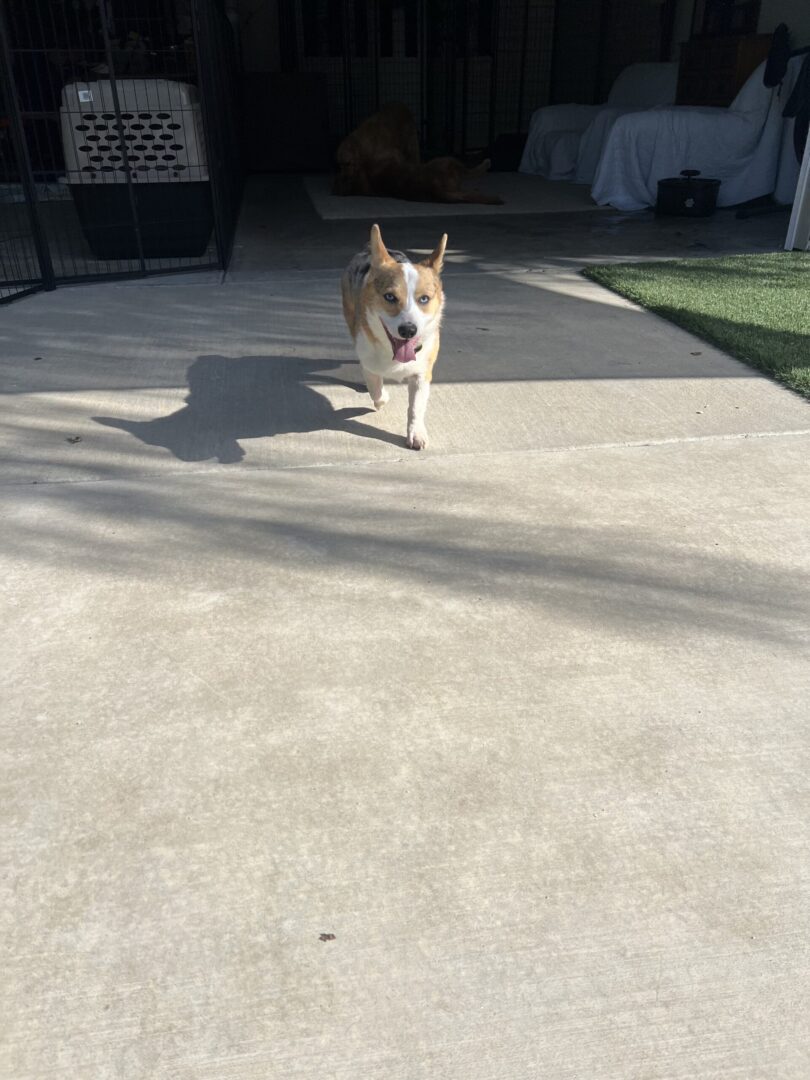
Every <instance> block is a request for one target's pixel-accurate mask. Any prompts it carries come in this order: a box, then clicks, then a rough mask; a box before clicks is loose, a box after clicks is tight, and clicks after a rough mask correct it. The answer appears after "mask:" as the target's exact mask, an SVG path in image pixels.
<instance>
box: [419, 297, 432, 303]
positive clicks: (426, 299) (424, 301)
mask: <svg viewBox="0 0 810 1080" xmlns="http://www.w3.org/2000/svg"><path fill="white" fill-rule="evenodd" d="M429 299H430V297H429V296H420V297H419V303H420V304H426V303H427V302H428V300H429Z"/></svg>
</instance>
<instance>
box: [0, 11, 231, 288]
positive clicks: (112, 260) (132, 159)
mask: <svg viewBox="0 0 810 1080" xmlns="http://www.w3.org/2000/svg"><path fill="white" fill-rule="evenodd" d="M0 11H1V12H2V16H3V18H2V23H1V24H0V34H2V50H3V53H4V54H5V57H6V64H5V69H6V73H5V78H4V87H5V93H4V101H3V106H4V107H3V118H2V119H0V123H4V124H5V127H0V131H7V132H8V147H7V152H6V154H5V155H4V157H3V159H2V160H3V168H4V175H3V187H2V188H1V189H0V251H2V254H3V258H2V261H1V262H0V273H1V274H2V280H3V284H4V286H5V289H6V291H7V292H9V293H12V292H13V291H15V290H19V288H20V287H21V285H22V283H23V280H24V278H25V277H26V275H28V276H29V277H30V270H31V266H30V263H31V250H32V247H33V249H34V250H35V251H37V252H38V254H39V258H38V260H37V261H38V263H39V282H40V286H45V287H47V286H48V285H49V284H51V283H55V284H59V283H60V282H67V281H74V282H75V281H81V280H98V279H101V278H106V277H126V276H140V275H145V274H154V273H167V272H172V271H179V270H193V269H206V268H212V267H225V266H226V265H227V260H228V256H229V253H230V247H231V242H232V236H233V229H234V226H235V219H236V208H237V207H238V199H239V194H240V192H241V185H240V182H241V169H240V164H239V155H238V152H237V149H236V147H237V140H236V139H235V137H234V136H233V133H232V132H230V131H229V132H227V133H226V134H225V135H223V134H222V132H221V131H220V127H222V126H227V125H231V126H232V125H233V123H234V114H235V106H234V102H235V100H236V95H237V92H238V90H237V87H238V78H237V74H236V70H235V56H236V43H235V40H234V36H233V31H232V29H231V25H230V23H229V21H228V19H227V17H226V13H225V9H224V4H223V0H82V2H81V3H76V2H74V0H0ZM15 133H16V135H17V138H16V141H15V139H14V138H13V136H14V135H15ZM15 147H16V152H15V153H12V152H11V151H12V150H14V149H15ZM21 207H24V208H25V214H24V213H23V211H22V209H21ZM24 220H27V222H28V231H27V233H26V230H25V229H24V228H23V224H24ZM26 259H27V260H28V263H27V264H26V265H23V263H24V261H25V260H26ZM43 263H44V265H43ZM29 287H30V286H29Z"/></svg>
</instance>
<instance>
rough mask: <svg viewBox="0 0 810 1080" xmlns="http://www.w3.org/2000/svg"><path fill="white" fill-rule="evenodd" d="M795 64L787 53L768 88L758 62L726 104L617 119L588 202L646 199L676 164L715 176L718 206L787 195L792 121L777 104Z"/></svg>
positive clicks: (619, 204) (623, 204)
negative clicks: (779, 77) (778, 81)
mask: <svg viewBox="0 0 810 1080" xmlns="http://www.w3.org/2000/svg"><path fill="white" fill-rule="evenodd" d="M800 66H801V57H794V59H792V60H791V61H790V62H789V64H788V70H787V74H786V76H785V80H784V82H783V83H782V86H781V87H775V88H773V89H768V88H767V87H766V86H765V85H764V84H763V82H762V77H763V74H764V71H765V64H764V63H763V64H760V66H759V67H758V68H757V69H756V71H755V72H754V73H753V74H752V75H751V76H750V78H749V79H748V81H747V82H746V83H745V85H744V86H743V88H742V90H740V92H739V94H738V95H737V97H736V98H735V99H734V101H733V102H732V103H731V105H730V106H729V107H728V108H727V109H713V108H704V107H702V106H674V107H671V108H658V109H651V110H649V111H647V112H636V113H633V114H631V115H625V116H621V117H619V118H617V119H616V120H615V121H614V123H613V125H612V127H611V130H610V132H609V133H608V136H607V140H606V142H605V145H604V148H603V150H602V154H601V158H600V161H599V166H598V168H597V170H596V175H595V178H594V183H593V187H592V188H591V195H592V196H593V198H594V200H595V202H597V203H598V204H599V205H600V206H606V205H610V206H615V207H616V208H617V209H619V210H642V209H644V208H645V207H648V206H653V205H655V202H656V199H657V196H658V181H659V180H663V179H665V178H666V177H669V176H678V175H679V174H680V172H681V171H682V170H683V169H699V170H700V172H701V174H702V175H703V176H705V177H715V178H717V179H719V180H720V181H721V184H720V191H719V194H718V199H717V203H718V206H734V205H736V204H737V203H741V202H747V201H748V200H749V199H756V198H759V197H760V196H763V195H770V194H772V193H773V194H775V196H776V198H777V199H781V200H782V201H786V202H790V201H791V200H792V194H791V191H792V190H795V186H796V177H797V175H798V163H797V162H796V157H795V154H793V153H792V147H790V146H789V145H788V144H789V143H790V142H791V141H792V139H791V133H792V125H793V121H792V120H790V121H786V120H784V119H783V117H782V110H783V108H784V106H785V102H786V101H787V98H788V96H789V94H790V92H791V89H792V87H793V84H794V82H795V80H796V77H797V75H798V72H799V68H800ZM791 183H792V187H791Z"/></svg>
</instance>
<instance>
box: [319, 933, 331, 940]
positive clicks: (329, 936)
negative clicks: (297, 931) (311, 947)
mask: <svg viewBox="0 0 810 1080" xmlns="http://www.w3.org/2000/svg"><path fill="white" fill-rule="evenodd" d="M319 940H320V941H334V940H335V935H334V934H321V936H320V939H319Z"/></svg>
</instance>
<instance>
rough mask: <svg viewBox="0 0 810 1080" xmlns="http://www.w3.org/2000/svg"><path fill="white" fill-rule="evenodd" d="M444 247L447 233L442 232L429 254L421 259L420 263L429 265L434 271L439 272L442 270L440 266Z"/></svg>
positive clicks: (442, 264)
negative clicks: (442, 234)
mask: <svg viewBox="0 0 810 1080" xmlns="http://www.w3.org/2000/svg"><path fill="white" fill-rule="evenodd" d="M446 247H447V233H445V234H444V236H443V237H442V238H441V240H440V241H439V242H438V244H437V245H436V247H435V248H434V249H433V251H432V252H431V253H430V255H428V257H427V258H426V259H423V260H422V265H423V266H429V267H430V269H431V270H432V271H433V272H434V273H436V274H440V273H441V272H442V266H444V249H445V248H446Z"/></svg>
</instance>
